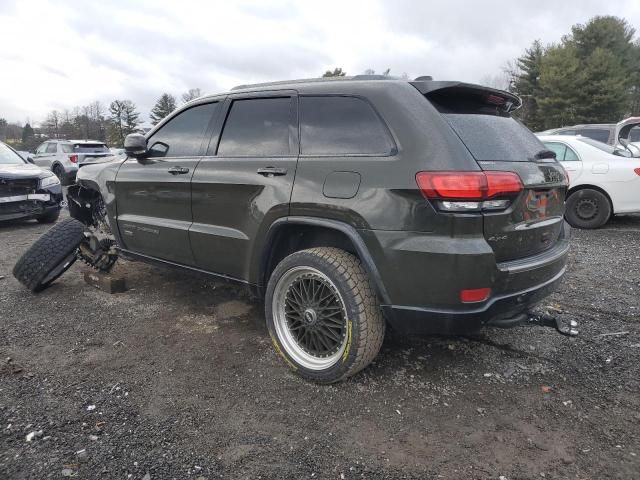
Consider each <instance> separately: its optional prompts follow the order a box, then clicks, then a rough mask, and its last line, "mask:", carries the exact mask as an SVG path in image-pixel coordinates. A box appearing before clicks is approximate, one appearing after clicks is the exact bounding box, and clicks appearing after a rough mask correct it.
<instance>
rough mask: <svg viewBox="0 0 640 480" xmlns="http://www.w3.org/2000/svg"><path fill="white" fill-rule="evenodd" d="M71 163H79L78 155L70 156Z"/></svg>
mask: <svg viewBox="0 0 640 480" xmlns="http://www.w3.org/2000/svg"><path fill="white" fill-rule="evenodd" d="M69 161H70V162H71V163H78V155H69Z"/></svg>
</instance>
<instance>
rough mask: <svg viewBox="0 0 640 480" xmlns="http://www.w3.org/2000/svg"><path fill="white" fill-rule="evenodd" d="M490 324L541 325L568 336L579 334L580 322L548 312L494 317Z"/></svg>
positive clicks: (510, 325) (492, 325)
mask: <svg viewBox="0 0 640 480" xmlns="http://www.w3.org/2000/svg"><path fill="white" fill-rule="evenodd" d="M487 325H488V326H491V327H498V328H511V327H519V326H525V325H531V326H534V325H537V326H540V327H551V328H555V329H556V330H557V331H558V333H561V334H562V335H566V336H567V337H575V336H576V335H578V322H576V321H575V320H569V321H563V320H560V319H559V318H557V317H554V316H553V315H549V314H548V313H531V312H529V313H521V314H519V315H516V316H515V317H512V318H500V319H493V320H491V321H489V322H488V323H487Z"/></svg>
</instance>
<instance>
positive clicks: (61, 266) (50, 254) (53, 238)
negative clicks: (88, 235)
mask: <svg viewBox="0 0 640 480" xmlns="http://www.w3.org/2000/svg"><path fill="white" fill-rule="evenodd" d="M84 230H85V227H84V225H83V224H82V223H80V222H79V221H77V220H75V219H73V218H67V219H65V220H62V221H61V222H60V223H57V224H56V225H54V226H53V227H52V228H50V229H49V230H48V231H47V232H46V233H45V234H44V235H42V236H41V237H40V238H39V239H38V240H36V242H35V243H34V244H33V245H31V247H30V248H29V250H27V251H26V252H25V253H24V254H23V255H22V256H21V257H20V259H19V260H18V262H17V263H16V265H15V266H14V267H13V276H14V277H16V279H17V280H18V281H19V282H20V283H22V284H23V285H24V286H25V287H27V288H28V289H29V290H31V291H32V292H39V291H41V290H44V289H45V288H47V287H48V286H49V285H51V283H52V282H53V281H54V280H55V279H56V278H58V277H59V276H60V275H62V274H63V273H64V272H66V271H67V270H68V269H69V267H71V265H73V262H75V261H76V258H77V257H76V251H77V249H78V245H80V242H81V241H82V240H83V238H84Z"/></svg>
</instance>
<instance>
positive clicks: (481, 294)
mask: <svg viewBox="0 0 640 480" xmlns="http://www.w3.org/2000/svg"><path fill="white" fill-rule="evenodd" d="M489 295H491V289H490V288H468V289H466V290H460V301H461V302H462V303H478V302H484V301H485V300H486V299H488V298H489Z"/></svg>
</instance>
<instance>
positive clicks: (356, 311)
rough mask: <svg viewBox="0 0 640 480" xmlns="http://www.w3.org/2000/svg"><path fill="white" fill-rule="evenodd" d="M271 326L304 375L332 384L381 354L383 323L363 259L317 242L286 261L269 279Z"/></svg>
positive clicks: (285, 355) (276, 343) (279, 349)
mask: <svg viewBox="0 0 640 480" xmlns="http://www.w3.org/2000/svg"><path fill="white" fill-rule="evenodd" d="M265 304H266V305H265V309H266V318H267V327H268V329H269V334H270V336H271V340H272V341H273V345H274V347H275V349H276V351H277V352H278V353H279V354H280V355H281V356H282V357H283V358H284V360H285V361H286V362H287V364H288V365H289V366H290V367H291V368H292V369H293V370H294V371H295V372H296V373H297V374H299V375H300V376H302V377H303V378H306V379H307V380H311V381H314V382H317V383H334V382H338V381H340V380H343V379H345V378H347V377H349V376H351V375H353V374H355V373H357V372H359V371H360V370H362V369H363V368H365V367H366V366H367V365H369V363H371V361H372V360H373V359H374V358H375V356H376V355H377V354H378V352H379V350H380V347H381V346H382V341H383V339H384V332H385V322H384V319H383V317H382V313H381V312H380V308H379V305H378V301H377V298H376V294H375V289H374V288H373V286H372V285H371V283H370V281H369V277H368V275H367V272H366V271H365V269H364V268H363V266H362V264H361V263H360V261H359V260H358V259H357V258H356V257H355V256H353V255H351V254H350V253H348V252H345V251H344V250H340V249H338V248H332V247H318V248H312V249H309V250H302V251H300V252H296V253H293V254H291V255H289V256H288V257H286V258H285V259H284V260H282V261H281V262H280V263H279V264H278V266H277V267H276V268H275V270H274V271H273V274H272V275H271V277H270V279H269V283H268V286H267V292H266V300H265Z"/></svg>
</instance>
